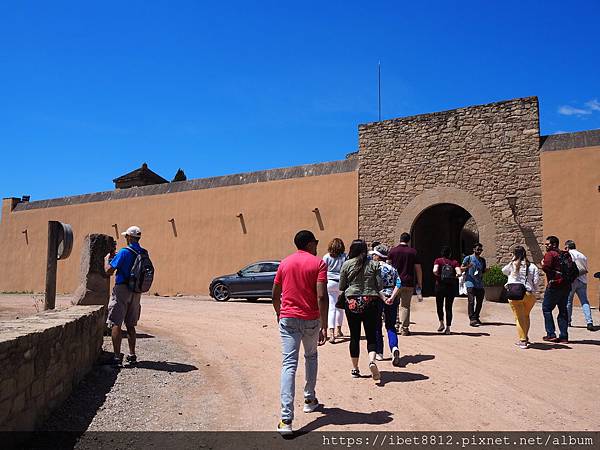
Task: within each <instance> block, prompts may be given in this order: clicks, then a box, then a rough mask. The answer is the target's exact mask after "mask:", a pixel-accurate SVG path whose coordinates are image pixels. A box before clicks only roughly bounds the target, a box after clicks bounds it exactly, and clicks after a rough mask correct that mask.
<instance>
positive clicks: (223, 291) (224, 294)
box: [212, 283, 231, 302]
mask: <svg viewBox="0 0 600 450" xmlns="http://www.w3.org/2000/svg"><path fill="white" fill-rule="evenodd" d="M230 294H231V293H230V292H229V288H228V287H227V286H225V285H224V284H223V283H217V284H215V286H214V287H213V291H212V296H213V297H214V299H215V300H216V301H218V302H226V301H227V300H229V298H230V297H229V296H230Z"/></svg>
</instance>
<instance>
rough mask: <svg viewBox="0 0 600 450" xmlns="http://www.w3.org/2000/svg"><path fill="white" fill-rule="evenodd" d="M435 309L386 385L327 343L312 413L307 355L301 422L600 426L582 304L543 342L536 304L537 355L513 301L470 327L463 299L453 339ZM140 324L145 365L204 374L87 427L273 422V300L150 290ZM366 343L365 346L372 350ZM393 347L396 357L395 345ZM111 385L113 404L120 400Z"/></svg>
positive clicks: (136, 373)
mask: <svg viewBox="0 0 600 450" xmlns="http://www.w3.org/2000/svg"><path fill="white" fill-rule="evenodd" d="M18 301H19V299H18V298H15V296H12V297H11V300H8V299H7V298H4V297H2V298H0V310H1V309H3V308H6V307H7V306H8V304H12V305H13V308H14V303H15V302H18ZM23 303H25V302H23ZM434 311H435V301H434V300H433V299H426V300H425V301H424V302H423V303H416V302H415V303H413V315H412V322H414V325H412V326H411V329H412V331H413V335H412V336H407V337H404V336H401V337H399V339H400V349H401V353H402V355H403V358H402V361H403V363H404V365H405V367H403V368H399V369H398V368H393V367H392V365H391V362H390V361H389V360H388V361H383V362H381V363H380V364H379V367H380V370H381V372H382V381H381V383H380V384H378V385H377V384H375V383H374V382H373V380H372V379H370V378H367V377H365V378H361V379H352V378H351V377H350V369H351V365H350V361H349V355H348V345H347V342H342V343H339V344H334V345H332V344H329V343H328V344H326V345H325V346H323V347H320V350H319V378H318V384H317V395H318V398H319V400H320V401H321V402H322V403H324V405H325V406H324V408H323V409H321V410H320V411H319V412H315V413H313V414H304V413H303V412H302V411H301V409H300V407H301V403H302V398H301V395H302V394H301V392H302V384H303V363H302V362H301V364H300V367H299V370H298V382H297V385H296V390H297V400H296V405H297V411H296V413H297V414H296V419H295V421H294V428H296V429H299V428H303V429H304V430H305V431H308V430H315V429H319V430H336V431H341V430H373V431H375V430H384V431H391V430H499V429H500V430H548V429H552V430H573V431H575V430H597V429H598V419H597V404H598V398H599V394H600V390H599V389H598V387H597V386H598V385H597V383H598V378H599V376H600V366H598V364H597V363H596V362H595V361H597V359H598V345H600V332H598V333H594V332H589V331H587V330H586V329H585V328H584V327H583V325H584V321H583V315H582V313H581V310H580V308H576V309H575V310H574V314H573V322H574V325H575V327H574V328H571V329H570V339H571V341H572V342H571V343H570V344H568V345H562V344H546V343H543V342H542V341H541V337H542V336H543V334H544V331H543V320H542V314H541V310H540V305H539V304H538V305H536V307H535V308H534V310H533V311H532V314H531V317H532V331H531V333H530V338H531V339H532V341H534V342H535V344H534V345H533V348H530V349H528V350H520V349H519V348H517V347H516V346H514V345H513V343H514V342H515V340H516V330H515V326H514V323H513V317H512V313H511V311H510V308H509V306H508V305H506V304H494V303H486V304H485V305H484V309H483V314H482V320H483V321H484V323H487V325H486V326H483V327H480V328H471V327H469V326H468V320H467V315H466V300H465V299H457V300H456V302H455V308H454V311H455V320H454V324H453V331H454V334H453V335H451V336H444V335H438V333H436V332H435V328H436V327H437V318H436V315H435V312H434ZM33 312H35V311H33ZM594 313H595V318H600V316H598V312H597V311H594ZM344 328H345V327H344ZM139 331H140V332H142V333H145V334H147V335H152V336H156V338H154V339H140V348H139V352H138V353H139V355H140V358H141V359H142V360H144V359H145V360H154V361H156V360H162V361H165V360H166V361H174V362H177V363H179V364H184V365H185V366H186V367H187V366H194V367H196V368H197V369H199V370H191V371H188V372H185V373H184V375H185V377H186V379H185V381H184V380H183V379H182V383H181V384H178V383H173V384H171V386H170V387H169V389H168V391H165V392H164V393H163V394H165V395H166V397H164V398H168V399H172V400H173V401H174V402H175V403H176V408H168V407H165V408H163V409H162V413H160V411H161V406H160V404H161V401H158V402H151V401H150V400H148V401H149V404H151V405H153V406H152V409H153V411H154V412H153V413H152V415H151V420H149V421H139V420H137V419H136V420H132V422H131V424H130V425H127V424H116V423H112V422H110V421H108V420H107V421H102V420H98V419H93V420H92V422H91V425H90V429H92V427H93V429H95V430H98V429H122V428H121V427H122V426H127V427H128V429H130V430H151V429H152V430H161V429H188V430H199V429H212V430H272V429H273V428H274V426H275V425H276V423H277V420H278V413H279V410H278V408H279V370H280V344H279V336H278V331H277V324H276V322H275V318H274V314H273V311H272V307H271V306H270V304H269V303H268V302H266V301H265V302H259V303H247V302H245V301H229V302H226V303H217V302H214V301H212V300H210V299H208V298H157V297H148V298H144V299H143V307H142V320H141V322H140V326H139ZM163 342H164V343H166V344H164V345H163ZM365 347H366V344H365V343H364V341H363V348H362V350H363V351H364V350H365ZM144 352H146V354H144ZM386 352H387V353H388V354H386V356H389V351H388V349H387V348H386ZM363 356H364V353H363ZM360 367H361V371H362V372H363V373H364V374H367V373H369V371H368V368H367V363H366V359H365V358H364V357H363V358H362V359H361V365H360ZM152 372H153V371H152V370H151V369H147V370H142V369H134V370H129V369H128V370H125V369H123V370H121V371H120V372H119V373H118V374H117V375H116V383H115V386H113V387H112V388H110V387H109V391H108V393H107V395H106V401H105V402H104V403H103V405H102V406H101V407H100V409H99V410H98V412H97V413H96V414H98V415H102V414H107V413H108V412H110V410H112V409H113V408H117V404H120V403H122V402H123V401H124V400H123V398H124V397H123V395H126V393H127V392H128V390H127V388H126V386H128V385H133V384H137V383H142V385H143V386H144V390H147V392H146V395H154V392H158V391H155V390H160V389H161V388H162V386H161V385H160V384H159V383H158V384H157V383H149V384H148V381H147V377H149V376H152ZM163 372H164V371H163ZM160 376H165V375H160ZM144 383H146V384H144ZM111 389H112V390H111ZM113 392H115V393H116V394H115V399H114V401H111V399H110V396H111V395H112V394H113ZM118 392H120V394H118ZM136 401H137V400H136ZM206 405H209V406H208V407H204V406H206ZM107 408H108V411H107ZM175 410H177V415H178V416H179V412H181V413H182V414H181V417H180V418H181V419H182V420H178V419H177V418H176V420H172V418H173V417H172V416H173V415H174V414H175ZM105 411H106V412H105ZM192 417H193V419H191V420H186V419H189V418H192ZM94 420H96V423H95V422H94ZM96 424H97V426H96Z"/></svg>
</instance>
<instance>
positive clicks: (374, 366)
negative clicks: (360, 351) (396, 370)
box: [369, 362, 381, 381]
mask: <svg viewBox="0 0 600 450" xmlns="http://www.w3.org/2000/svg"><path fill="white" fill-rule="evenodd" d="M369 370H370V371H371V375H373V380H375V381H379V380H380V379H381V375H380V374H379V369H378V368H377V364H375V363H374V362H372V363H370V364H369Z"/></svg>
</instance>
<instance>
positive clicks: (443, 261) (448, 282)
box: [433, 245, 461, 334]
mask: <svg viewBox="0 0 600 450" xmlns="http://www.w3.org/2000/svg"><path fill="white" fill-rule="evenodd" d="M440 253H441V256H440V257H439V258H437V259H436V260H435V261H434V262H433V275H434V276H435V303H436V305H437V315H438V319H439V321H440V326H439V327H438V332H440V333H444V334H450V325H452V304H453V303H454V296H455V295H456V291H457V287H458V277H459V276H460V274H461V272H460V267H459V264H458V261H455V260H454V259H450V255H451V250H450V247H448V246H446V245H445V246H443V247H442V250H441V251H440ZM444 307H445V308H446V324H445V325H444Z"/></svg>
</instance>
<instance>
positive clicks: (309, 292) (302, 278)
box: [273, 230, 329, 435]
mask: <svg viewBox="0 0 600 450" xmlns="http://www.w3.org/2000/svg"><path fill="white" fill-rule="evenodd" d="M294 244H296V247H297V248H298V251H297V252H296V253H293V254H291V255H290V256H288V257H287V258H285V259H284V260H283V261H281V264H280V265H279V269H278V270H277V274H276V275H275V281H274V283H273V308H274V309H275V313H276V314H277V320H278V321H279V334H280V335H281V343H282V353H283V361H282V367H281V420H280V421H279V424H278V425H277V431H278V432H279V433H280V434H282V435H286V434H292V420H293V419H294V393H295V386H296V369H297V368H298V356H299V352H300V343H302V345H303V346H304V361H305V366H306V384H305V386H304V412H307V413H309V412H313V411H314V410H316V409H317V407H318V406H319V401H318V400H317V397H316V394H315V386H316V384H317V367H318V365H317V346H318V345H323V344H324V343H325V341H326V340H327V313H328V310H329V299H328V296H327V265H326V264H325V262H324V261H323V260H322V259H321V258H317V256H316V255H317V245H318V244H319V241H318V240H317V239H315V235H314V234H313V233H312V232H310V231H308V230H302V231H299V232H298V233H297V234H296V236H295V237H294Z"/></svg>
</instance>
